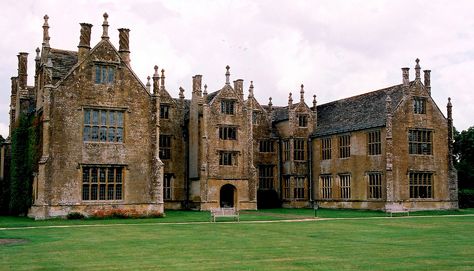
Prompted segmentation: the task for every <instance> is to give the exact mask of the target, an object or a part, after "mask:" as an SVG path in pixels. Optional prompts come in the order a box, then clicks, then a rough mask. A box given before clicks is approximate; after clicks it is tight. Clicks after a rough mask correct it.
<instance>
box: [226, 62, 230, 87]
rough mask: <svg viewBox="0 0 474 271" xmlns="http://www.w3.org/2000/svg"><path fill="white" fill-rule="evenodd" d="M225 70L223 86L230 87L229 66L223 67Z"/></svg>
mask: <svg viewBox="0 0 474 271" xmlns="http://www.w3.org/2000/svg"><path fill="white" fill-rule="evenodd" d="M225 69H226V70H227V71H226V73H225V84H226V85H230V72H229V70H230V67H229V65H227V66H225Z"/></svg>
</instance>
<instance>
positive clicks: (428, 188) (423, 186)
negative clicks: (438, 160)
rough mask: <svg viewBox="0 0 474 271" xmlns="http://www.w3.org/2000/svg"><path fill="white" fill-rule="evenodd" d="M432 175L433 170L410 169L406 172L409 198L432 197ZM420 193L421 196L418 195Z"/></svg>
mask: <svg viewBox="0 0 474 271" xmlns="http://www.w3.org/2000/svg"><path fill="white" fill-rule="evenodd" d="M434 175H435V174H434V173H433V172H426V171H410V172H409V173H408V189H409V196H410V199H412V200H413V199H417V200H418V199H428V200H429V199H433V195H434V191H433V188H434ZM415 176H417V178H415ZM423 190H425V191H423ZM420 194H421V195H422V196H420Z"/></svg>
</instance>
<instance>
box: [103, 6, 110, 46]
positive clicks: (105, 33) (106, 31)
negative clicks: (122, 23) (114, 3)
mask: <svg viewBox="0 0 474 271" xmlns="http://www.w3.org/2000/svg"><path fill="white" fill-rule="evenodd" d="M103 16H104V22H103V23H102V29H103V32H102V39H103V40H108V39H109V22H108V21H107V18H109V15H108V14H107V12H105V13H104V15H103Z"/></svg>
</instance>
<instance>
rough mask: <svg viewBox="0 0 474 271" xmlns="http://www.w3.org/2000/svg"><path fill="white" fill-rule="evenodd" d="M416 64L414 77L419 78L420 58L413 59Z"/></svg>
mask: <svg viewBox="0 0 474 271" xmlns="http://www.w3.org/2000/svg"><path fill="white" fill-rule="evenodd" d="M415 62H416V65H415V79H420V69H421V67H420V59H418V58H417V59H416V60H415Z"/></svg>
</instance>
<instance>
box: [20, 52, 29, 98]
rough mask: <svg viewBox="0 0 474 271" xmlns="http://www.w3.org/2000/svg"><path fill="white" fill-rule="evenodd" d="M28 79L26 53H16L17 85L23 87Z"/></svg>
mask: <svg viewBox="0 0 474 271" xmlns="http://www.w3.org/2000/svg"><path fill="white" fill-rule="evenodd" d="M27 80H28V53H24V52H20V53H19V54H18V85H19V87H20V89H25V88H26V85H27Z"/></svg>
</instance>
